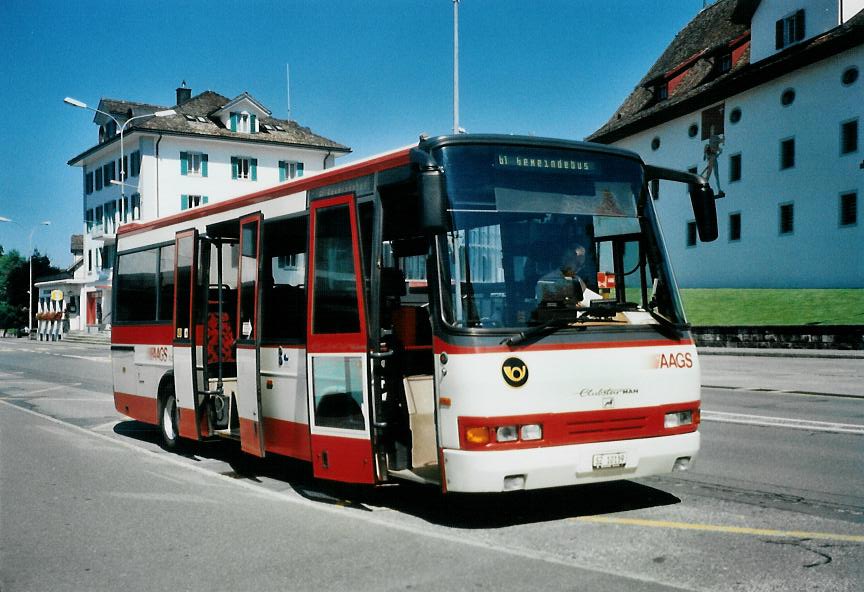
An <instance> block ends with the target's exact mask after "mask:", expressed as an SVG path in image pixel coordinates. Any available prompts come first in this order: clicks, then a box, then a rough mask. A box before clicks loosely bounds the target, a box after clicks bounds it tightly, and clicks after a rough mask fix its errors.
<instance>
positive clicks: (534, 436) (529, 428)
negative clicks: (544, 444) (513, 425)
mask: <svg viewBox="0 0 864 592" xmlns="http://www.w3.org/2000/svg"><path fill="white" fill-rule="evenodd" d="M519 438H521V439H522V440H541V439H542V438H543V428H542V427H541V426H540V424H537V423H532V424H528V425H523V426H522V427H521V428H519Z"/></svg>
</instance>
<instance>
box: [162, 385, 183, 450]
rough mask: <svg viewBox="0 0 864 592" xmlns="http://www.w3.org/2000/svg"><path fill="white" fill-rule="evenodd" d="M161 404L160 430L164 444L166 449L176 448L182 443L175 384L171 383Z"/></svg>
mask: <svg viewBox="0 0 864 592" xmlns="http://www.w3.org/2000/svg"><path fill="white" fill-rule="evenodd" d="M166 390H167V392H166V393H165V396H163V397H162V398H161V399H159V401H160V403H161V404H160V405H159V431H160V432H161V434H162V445H163V446H164V447H165V449H166V450H176V449H177V447H178V444H179V443H180V434H179V433H178V423H179V417H180V416H179V414H178V413H177V397H176V395H175V394H174V385H170V386H169V387H168V388H167V389H166Z"/></svg>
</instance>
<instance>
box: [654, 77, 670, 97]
mask: <svg viewBox="0 0 864 592" xmlns="http://www.w3.org/2000/svg"><path fill="white" fill-rule="evenodd" d="M654 96H655V97H656V98H657V100H658V101H665V100H666V99H668V98H669V83H668V82H661V83H660V84H658V85H657V86H656V87H654Z"/></svg>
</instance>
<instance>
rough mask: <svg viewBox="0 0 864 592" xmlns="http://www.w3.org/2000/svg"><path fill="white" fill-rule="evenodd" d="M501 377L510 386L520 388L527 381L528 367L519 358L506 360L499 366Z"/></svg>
mask: <svg viewBox="0 0 864 592" xmlns="http://www.w3.org/2000/svg"><path fill="white" fill-rule="evenodd" d="M501 375H502V376H503V377H504V382H506V383H507V384H509V385H510V386H517V387H518V386H522V385H523V384H525V382H527V380H528V366H526V365H525V362H523V361H522V360H520V359H519V358H507V359H506V360H504V364H503V365H502V366H501Z"/></svg>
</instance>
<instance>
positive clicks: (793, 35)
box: [775, 9, 805, 49]
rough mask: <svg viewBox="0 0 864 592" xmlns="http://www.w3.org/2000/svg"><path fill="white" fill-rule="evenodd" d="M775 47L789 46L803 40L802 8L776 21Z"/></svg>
mask: <svg viewBox="0 0 864 592" xmlns="http://www.w3.org/2000/svg"><path fill="white" fill-rule="evenodd" d="M775 26H776V29H775V32H776V43H775V49H783V48H785V47H789V46H790V45H792V44H793V43H798V42H799V41H803V40H804V31H805V29H804V10H803V9H802V10H799V11H797V12H795V13H793V14H790V15H788V16H785V17H783V18H782V19H780V20H779V21H777V23H776V25H775Z"/></svg>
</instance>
